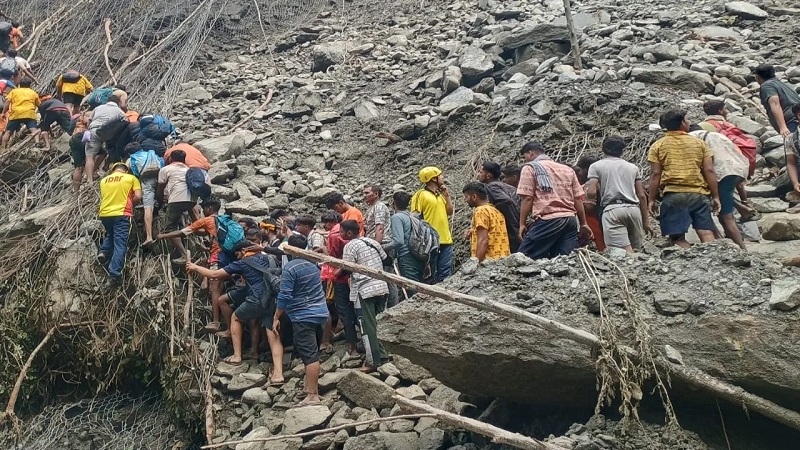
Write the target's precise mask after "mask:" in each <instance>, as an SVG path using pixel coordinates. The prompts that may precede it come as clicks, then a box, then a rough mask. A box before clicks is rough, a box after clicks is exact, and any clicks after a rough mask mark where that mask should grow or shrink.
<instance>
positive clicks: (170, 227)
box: [164, 202, 196, 233]
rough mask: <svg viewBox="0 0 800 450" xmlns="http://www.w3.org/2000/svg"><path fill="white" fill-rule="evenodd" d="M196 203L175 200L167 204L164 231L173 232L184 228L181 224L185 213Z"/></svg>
mask: <svg viewBox="0 0 800 450" xmlns="http://www.w3.org/2000/svg"><path fill="white" fill-rule="evenodd" d="M195 205H196V203H195V202H175V203H168V204H167V222H166V224H165V225H164V232H165V233H171V232H173V231H178V230H180V229H181V228H183V225H182V224H181V222H182V219H183V213H185V212H189V211H191V210H192V208H194V206H195Z"/></svg>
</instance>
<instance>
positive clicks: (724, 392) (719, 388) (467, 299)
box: [281, 245, 800, 430]
mask: <svg viewBox="0 0 800 450" xmlns="http://www.w3.org/2000/svg"><path fill="white" fill-rule="evenodd" d="M281 249H282V250H283V251H284V253H287V254H289V255H292V256H298V257H301V258H303V259H306V260H309V261H314V262H319V263H326V264H330V265H332V266H334V267H338V268H341V269H344V270H349V271H351V272H357V273H360V274H363V275H367V276H370V277H373V278H376V279H378V280H383V281H386V282H388V283H394V284H396V285H398V286H403V287H405V288H407V289H412V290H415V291H417V292H420V293H423V294H426V295H430V296H432V297H436V298H440V299H442V300H447V301H451V302H454V303H460V304H462V305H466V306H471V307H473V308H476V309H479V310H481V311H488V312H492V313H495V314H497V315H500V316H503V317H508V318H510V319H514V320H518V321H520V322H523V323H527V324H530V325H533V326H535V327H538V328H541V329H543V330H546V331H549V332H551V333H553V334H555V335H556V336H558V337H562V338H564V339H569V340H571V341H573V342H577V343H579V344H583V345H585V346H587V347H589V348H596V347H598V346H599V345H600V339H599V338H598V337H597V336H596V335H594V334H592V333H589V332H586V331H583V330H580V329H577V328H572V327H570V326H568V325H564V324H562V323H560V322H556V321H555V320H551V319H548V318H546V317H542V316H539V315H536V314H532V313H529V312H527V311H524V310H522V309H519V308H515V307H513V306H510V305H506V304H505V303H499V302H495V301H491V300H486V299H484V298H481V297H475V296H473V295H468V294H462V293H460V292H454V291H448V290H446V289H442V288H440V287H438V286H430V285H427V284H424V283H419V282H416V281H412V280H409V279H407V278H403V277H401V276H397V275H394V274H391V273H388V272H384V271H382V270H375V269H372V268H369V267H366V266H362V265H360V264H354V263H351V262H348V261H342V260H340V259H337V258H333V257H331V256H328V255H323V254H320V253H315V252H312V251H309V250H305V249H300V248H297V247H292V246H290V245H282V246H281ZM624 350H625V351H627V352H629V354H630V355H631V356H633V357H636V356H637V354H636V352H635V351H634V350H633V349H631V348H625V349H624ZM656 363H657V364H658V366H659V368H660V369H661V370H663V371H664V372H665V373H667V374H669V375H671V376H672V377H673V378H676V379H679V380H682V381H684V382H686V383H688V384H690V385H692V386H695V387H698V388H701V389H705V390H707V391H709V392H711V393H713V394H715V395H717V396H719V397H720V398H723V399H725V400H728V401H730V402H732V403H735V404H739V405H742V406H745V407H747V409H748V410H749V411H754V412H757V413H759V414H761V415H763V416H765V417H769V418H770V419H772V420H774V421H776V422H778V423H782V424H784V425H786V426H788V427H791V428H793V429H795V430H800V413H797V412H796V411H792V410H790V409H788V408H784V407H782V406H780V405H777V404H775V403H774V402H771V401H769V400H767V399H765V398H762V397H759V396H757V395H754V394H751V393H749V392H747V391H745V390H744V389H742V388H740V387H738V386H733V385H730V384H728V383H726V382H724V381H722V380H719V379H716V378H714V377H712V376H711V375H708V374H706V373H704V372H702V371H700V370H698V369H695V368H691V367H687V366H683V365H679V364H675V363H672V362H670V361H667V360H666V359H664V358H658V359H656Z"/></svg>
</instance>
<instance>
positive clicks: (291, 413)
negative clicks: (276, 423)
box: [283, 405, 333, 434]
mask: <svg viewBox="0 0 800 450" xmlns="http://www.w3.org/2000/svg"><path fill="white" fill-rule="evenodd" d="M332 415H333V414H332V413H331V410H330V409H328V407H327V406H324V405H318V406H305V407H303V408H291V409H289V410H288V411H286V415H285V416H284V418H283V434H296V433H301V432H303V431H309V430H316V429H318V428H322V427H323V426H324V425H325V424H326V423H328V420H330V418H331V416H332Z"/></svg>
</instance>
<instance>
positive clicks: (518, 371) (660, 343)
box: [378, 216, 800, 408]
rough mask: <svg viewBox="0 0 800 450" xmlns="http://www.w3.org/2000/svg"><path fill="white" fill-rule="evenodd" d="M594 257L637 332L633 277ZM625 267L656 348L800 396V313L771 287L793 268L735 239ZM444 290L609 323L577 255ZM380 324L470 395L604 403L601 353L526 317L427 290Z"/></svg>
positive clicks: (609, 300) (615, 303) (482, 273)
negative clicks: (626, 300) (787, 309)
mask: <svg viewBox="0 0 800 450" xmlns="http://www.w3.org/2000/svg"><path fill="white" fill-rule="evenodd" d="M797 221H798V222H800V216H798V220H797ZM798 225H800V224H798ZM798 230H800V227H798ZM590 258H591V259H592V260H593V262H594V264H595V270H596V271H597V276H598V282H599V285H600V292H601V294H602V297H603V299H604V300H605V305H606V307H607V308H609V311H608V312H609V314H610V316H611V317H612V318H613V321H614V322H615V323H617V324H618V326H619V327H620V332H621V336H623V339H627V338H626V337H625V336H627V335H626V333H627V331H626V330H628V329H629V328H628V324H629V322H628V319H626V317H629V314H630V313H629V312H628V311H627V308H625V307H623V306H622V305H621V299H622V298H623V295H625V294H624V291H623V286H624V284H625V283H623V281H622V278H621V276H620V273H619V272H618V271H617V270H616V269H615V268H614V267H612V266H610V265H608V264H607V263H605V262H603V261H601V260H599V259H597V258H595V257H591V256H590ZM614 262H615V264H616V265H618V266H619V267H620V269H621V270H622V271H623V272H624V273H626V274H628V280H627V281H628V283H629V285H630V289H631V293H632V295H633V297H634V304H636V305H639V310H640V317H641V318H642V320H643V321H644V322H645V323H647V324H648V326H649V330H650V333H651V335H652V340H653V344H654V348H658V349H663V348H664V346H665V345H670V346H671V347H673V348H674V349H676V350H677V351H678V352H680V354H681V355H682V357H683V360H684V361H685V363H686V365H688V366H692V367H696V368H698V369H700V370H703V371H705V372H708V373H710V374H712V375H714V376H715V377H718V378H720V379H722V380H724V381H726V382H729V383H733V384H737V385H741V386H746V387H747V388H749V389H752V390H754V391H757V392H762V393H770V394H769V395H770V396H771V398H776V399H780V400H781V401H790V402H797V401H800V378H798V377H797V376H796V374H797V367H796V361H797V360H798V358H800V338H798V337H797V335H796V334H792V333H791V332H790V331H789V330H793V329H796V328H797V327H798V326H800V317H798V315H797V314H796V313H784V312H781V311H776V310H773V309H772V308H770V306H769V300H770V298H771V295H772V293H771V290H770V286H769V285H768V284H764V283H762V280H763V279H766V278H770V279H773V280H779V279H792V280H796V279H798V276H800V270H797V269H794V268H792V269H788V268H787V269H784V268H782V267H781V266H780V265H779V264H777V263H775V262H773V261H771V260H770V259H762V257H760V256H757V255H753V254H748V253H746V252H742V251H740V250H739V249H738V248H735V247H734V246H732V245H731V244H730V243H727V242H716V243H712V244H704V245H697V246H695V247H693V248H691V249H689V250H670V251H667V252H665V253H664V254H662V255H660V256H659V255H649V256H646V255H640V256H636V257H629V258H623V259H620V260H615V261H614ZM440 287H443V288H446V289H452V290H457V291H460V292H465V293H469V294H471V295H475V296H479V297H484V298H487V299H491V300H494V301H498V302H501V303H505V304H511V305H514V306H516V307H518V308H522V309H524V310H527V311H530V312H533V313H536V314H539V315H542V316H544V317H546V318H548V319H552V320H556V321H558V322H561V323H564V324H566V325H569V326H571V327H575V328H578V329H581V330H585V331H588V332H592V333H597V330H598V325H599V317H598V308H599V304H598V300H597V295H596V293H595V292H594V288H593V287H592V285H591V284H590V283H589V281H588V279H587V277H586V274H585V273H584V271H583V269H582V268H581V265H580V262H579V261H578V259H577V257H576V256H574V255H571V256H567V257H559V258H557V259H554V260H540V261H531V260H529V259H528V258H526V257H524V256H522V255H520V254H515V255H512V256H510V257H508V258H504V259H501V260H497V261H488V262H484V263H483V264H482V266H481V267H479V268H478V269H477V270H476V271H475V272H474V273H469V274H466V273H460V272H459V273H457V274H455V275H454V276H452V277H451V278H450V279H448V280H447V281H445V282H444V283H442V284H441V285H440ZM657 293H668V294H669V295H671V297H673V298H676V299H680V300H681V301H682V302H683V305H682V306H681V307H680V308H678V305H677V304H673V305H669V306H668V309H669V311H659V307H657V305H656V300H659V301H662V302H663V301H664V298H665V297H664V296H660V297H658V298H656V294H657ZM662 307H665V308H666V307H667V305H666V303H664V304H663V305H662ZM410 324H413V326H410ZM378 329H379V337H380V339H381V341H382V342H383V343H384V345H386V346H387V347H388V350H389V351H391V352H392V353H395V354H399V355H402V356H405V357H407V358H408V359H410V360H411V361H412V362H414V363H416V364H419V365H421V366H423V367H425V368H426V369H428V370H429V371H430V372H431V373H432V374H433V375H434V376H435V377H436V378H437V379H438V380H440V381H441V382H442V383H444V384H445V385H447V386H451V387H452V388H453V389H456V390H458V391H460V392H463V393H465V394H471V395H477V396H480V397H501V398H506V399H510V400H513V401H515V402H529V403H535V404H537V405H539V406H543V405H547V404H552V405H559V406H562V407H563V406H567V405H573V406H578V407H585V408H592V407H593V406H594V403H595V402H596V400H597V392H596V382H597V379H596V373H595V357H596V356H595V355H593V354H592V351H591V350H590V349H588V348H586V347H584V346H581V345H578V344H576V343H574V342H572V341H569V340H567V339H562V338H557V337H555V336H554V335H553V334H551V333H549V332H546V331H544V330H542V329H540V328H537V327H534V326H531V325H526V324H523V323H521V322H519V321H516V320H512V319H507V318H504V317H501V316H498V315H496V314H492V313H488V312H482V311H478V310H476V309H473V308H470V307H466V306H462V305H460V304H456V303H452V302H446V301H443V300H438V299H434V298H432V297H429V296H426V295H422V294H417V295H415V296H414V297H413V298H411V299H410V300H408V301H406V302H403V303H401V304H400V305H398V306H397V307H394V308H391V309H389V310H387V311H386V312H385V313H384V314H382V315H381V316H380V318H379V326H378ZM788 335H791V336H792V337H791V338H788V339H787V338H786V337H787V336H788ZM672 383H673V385H674V387H675V390H674V391H673V393H672V395H673V400H675V401H678V402H684V401H686V402H688V401H694V399H696V393H691V392H690V391H687V390H686V389H684V388H685V387H686V386H683V385H680V384H679V383H677V382H676V380H675V379H673V380H672ZM532 386H546V388H542V389H534V388H531V387H532ZM436 397H437V398H438V397H439V394H437V396H436ZM433 398H434V395H433V394H432V395H431V399H430V400H429V402H433ZM789 399H791V400H789Z"/></svg>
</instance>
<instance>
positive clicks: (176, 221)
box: [156, 150, 197, 264]
mask: <svg viewBox="0 0 800 450" xmlns="http://www.w3.org/2000/svg"><path fill="white" fill-rule="evenodd" d="M171 156H172V157H171V161H172V162H170V163H169V164H168V165H166V166H164V167H163V168H162V169H161V170H160V171H159V172H158V187H157V190H156V198H158V199H160V200H161V201H160V203H161V204H162V205H163V204H164V201H166V205H167V211H166V220H165V225H164V232H166V233H171V232H173V231H178V230H180V229H182V228H183V214H184V213H189V214H190V215H191V216H192V219H193V220H197V215H196V214H195V211H194V207H195V206H196V205H197V199H196V198H194V197H192V194H191V192H189V186H188V185H187V184H186V172H188V171H189V167H188V166H187V165H186V164H185V161H186V153H183V150H176V151H174V152H172V155H171ZM170 242H171V243H172V245H173V247H174V249H175V250H177V251H178V253H179V256H178V258H176V259H174V260H173V262H175V264H184V263H185V262H186V256H187V254H186V248H185V247H184V246H183V242H182V241H181V238H180V237H173V238H171V239H170Z"/></svg>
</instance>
